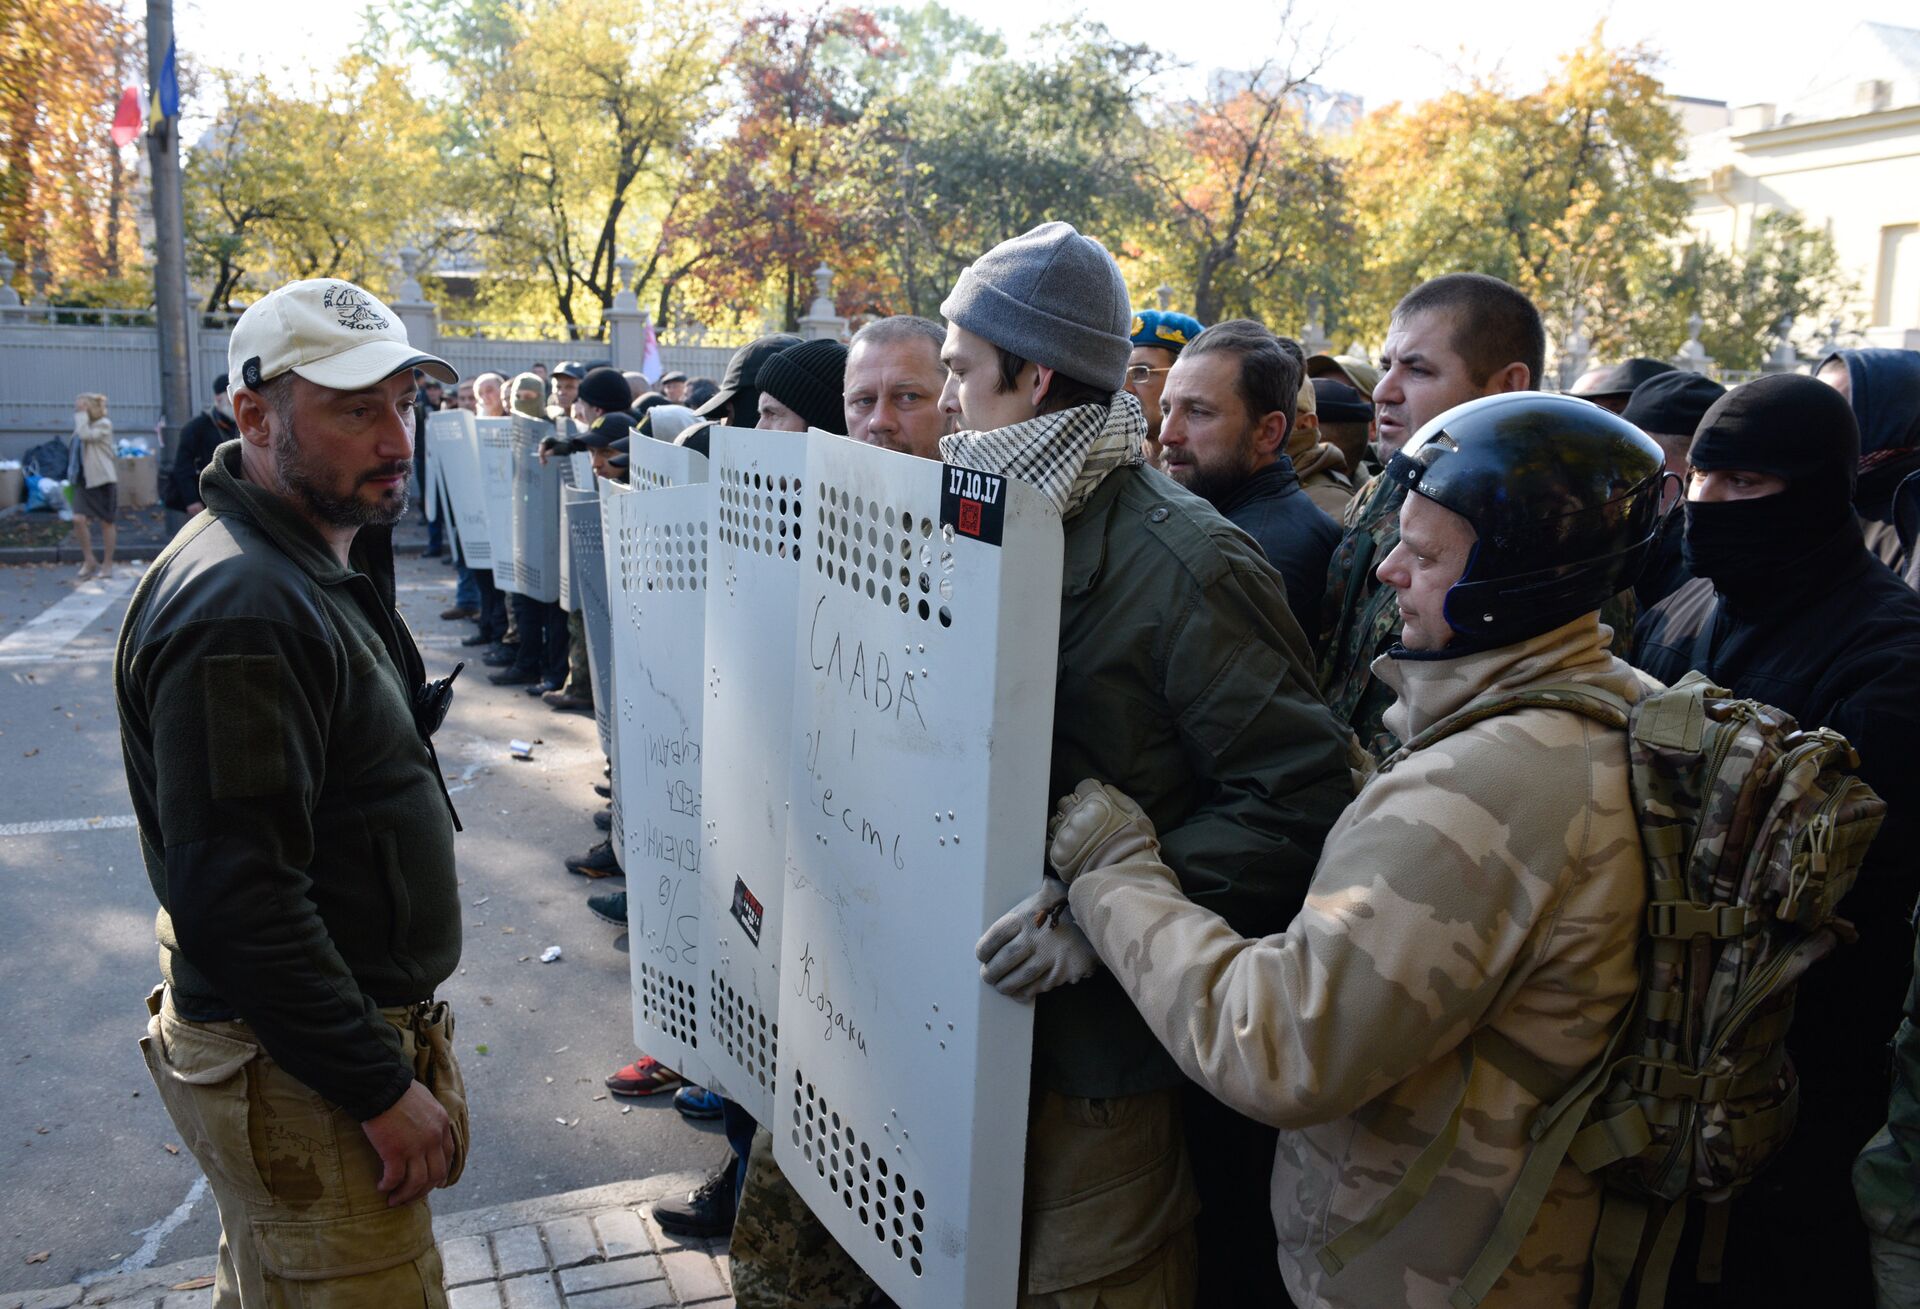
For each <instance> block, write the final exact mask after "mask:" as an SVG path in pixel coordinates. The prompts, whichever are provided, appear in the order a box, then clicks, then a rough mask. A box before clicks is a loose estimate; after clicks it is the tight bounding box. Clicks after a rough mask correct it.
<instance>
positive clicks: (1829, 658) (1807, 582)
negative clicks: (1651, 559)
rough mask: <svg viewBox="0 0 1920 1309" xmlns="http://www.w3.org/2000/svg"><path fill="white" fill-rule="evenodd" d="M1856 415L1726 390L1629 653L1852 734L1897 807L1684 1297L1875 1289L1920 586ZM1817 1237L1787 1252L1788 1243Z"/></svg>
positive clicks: (1789, 377)
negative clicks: (1796, 1076)
mask: <svg viewBox="0 0 1920 1309" xmlns="http://www.w3.org/2000/svg"><path fill="white" fill-rule="evenodd" d="M1859 461H1860V433H1859V429H1858V428H1857V427H1856V425H1855V423H1854V417H1853V411H1852V410H1851V409H1850V408H1849V407H1848V404H1847V401H1846V399H1845V398H1844V397H1842V396H1841V395H1840V394H1839V392H1837V391H1835V390H1834V389H1833V388H1832V387H1830V386H1827V385H1824V384H1822V383H1821V382H1818V381H1815V380H1814V379H1813V378H1811V377H1807V376H1804V375H1800V374H1778V375H1775V376H1771V377H1763V378H1760V379H1759V380H1757V381H1753V382H1749V383H1747V384H1746V385H1745V386H1742V387H1740V388H1738V389H1736V390H1734V391H1731V392H1729V393H1728V394H1727V395H1726V396H1724V397H1722V398H1721V399H1720V400H1718V401H1716V402H1715V403H1714V405H1713V407H1712V408H1711V409H1709V410H1707V413H1706V416H1705V418H1703V419H1702V420H1701V423H1700V429H1699V431H1698V433H1696V435H1695V436H1694V439H1693V445H1692V447H1691V448H1690V449H1689V451H1688V462H1689V464H1690V465H1691V474H1690V478H1689V482H1688V485H1687V503H1686V505H1685V509H1686V515H1687V518H1686V545H1685V557H1686V564H1687V568H1688V570H1689V571H1690V572H1692V573H1693V575H1694V578H1693V580H1692V581H1690V582H1688V583H1686V585H1684V586H1682V587H1681V588H1680V589H1679V590H1678V591H1675V592H1674V593H1673V594H1672V595H1671V596H1669V597H1668V598H1667V599H1665V600H1663V601H1662V602H1661V603H1660V604H1658V605H1656V606H1654V608H1653V609H1652V610H1651V611H1649V612H1648V613H1646V614H1645V615H1643V616H1642V618H1641V620H1640V624H1639V626H1638V628H1637V629H1636V631H1635V634H1634V649H1633V662H1634V663H1635V664H1636V665H1638V666H1639V667H1640V668H1642V669H1644V670H1645V671H1646V672H1648V673H1651V674H1652V675H1653V676H1654V677H1657V678H1659V679H1660V680H1661V681H1663V682H1668V683H1672V682H1676V681H1678V680H1679V679H1680V678H1681V677H1682V676H1684V675H1685V674H1686V673H1687V672H1688V671H1689V670H1692V669H1698V670H1699V671H1701V672H1703V673H1705V674H1706V675H1707V676H1708V677H1709V678H1711V679H1712V680H1713V681H1714V682H1715V683H1717V684H1718V685H1720V686H1723V687H1727V688H1729V689H1731V690H1732V691H1733V692H1734V693H1735V694H1736V695H1739V696H1745V697H1751V698H1752V699H1755V700H1759V701H1762V702H1764V703H1767V704H1771V705H1777V706H1778V707H1780V708H1782V709H1785V710H1786V711H1787V712H1789V713H1791V714H1792V715H1793V716H1794V717H1795V718H1797V719H1798V720H1799V722H1800V725H1801V726H1802V727H1809V728H1811V727H1831V728H1833V729H1834V730H1835V731H1837V732H1840V733H1842V734H1844V735H1845V736H1846V738H1847V739H1848V740H1849V741H1851V742H1852V743H1853V745H1854V747H1855V748H1856V749H1858V750H1859V752H1860V774H1861V776H1862V777H1864V778H1865V779H1866V781H1867V782H1868V783H1869V784H1870V785H1872V787H1873V789H1874V790H1875V791H1877V792H1879V794H1880V796H1881V797H1882V798H1883V799H1885V800H1886V802H1887V820H1886V825H1885V827H1884V828H1882V829H1881V832H1880V836H1879V838H1878V839H1877V840H1876V841H1875V842H1874V844H1873V848H1872V849H1871V850H1870V851H1869V852H1868V855H1867V860H1866V863H1865V865H1864V866H1863V868H1862V869H1861V873H1860V880H1859V882H1858V884H1857V885H1856V886H1855V887H1854V889H1853V891H1852V892H1851V893H1850V894H1849V895H1848V896H1847V898H1846V899H1845V900H1844V901H1843V902H1842V903H1841V905H1840V914H1841V916H1842V917H1845V918H1847V919H1848V920H1850V921H1851V922H1853V923H1854V924H1855V926H1856V927H1858V929H1859V933H1860V939H1859V941H1858V942H1857V943H1856V944H1854V945H1850V946H1843V947H1842V948H1841V949H1840V950H1839V951H1838V952H1837V953H1836V954H1835V955H1834V956H1833V957H1832V958H1830V959H1828V960H1826V961H1824V962H1822V963H1820V964H1818V965H1816V966H1815V967H1814V969H1813V971H1812V972H1810V973H1809V974H1808V975H1807V980H1806V981H1805V982H1804V983H1803V984H1802V986H1801V988H1800V994H1799V1000H1798V1005H1797V1012H1796V1015H1795V1018H1794V1023H1793V1028H1792V1030H1791V1031H1790V1032H1789V1034H1788V1037H1787V1048H1788V1051H1789V1052H1790V1053H1791V1054H1792V1056H1793V1061H1794V1065H1795V1067H1796V1068H1797V1069H1798V1070H1799V1073H1800V1078H1801V1082H1800V1115H1799V1125H1798V1127H1797V1128H1796V1129H1795V1131H1794V1135H1793V1139H1792V1140H1791V1141H1789V1142H1788V1144H1787V1146H1786V1149H1785V1150H1784V1152H1783V1153H1782V1154H1781V1156H1780V1158H1779V1159H1778V1160H1777V1161H1776V1162H1775V1163H1774V1164H1773V1166H1772V1167H1771V1168H1769V1169H1768V1170H1767V1172H1765V1173H1764V1174H1763V1175H1762V1176H1761V1177H1760V1179H1759V1180H1758V1181H1757V1182H1756V1183H1755V1184H1754V1185H1753V1186H1752V1187H1751V1188H1749V1189H1748V1190H1747V1191H1745V1192H1743V1193H1741V1195H1740V1196H1739V1197H1738V1198H1737V1199H1735V1200H1734V1202H1733V1209H1732V1213H1731V1226H1730V1227H1729V1229H1728V1246H1727V1252H1726V1259H1725V1264H1724V1272H1725V1283H1724V1284H1723V1286H1722V1287H1720V1288H1719V1299H1718V1300H1715V1299H1713V1298H1711V1295H1710V1292H1711V1288H1689V1287H1688V1286H1686V1285H1685V1284H1684V1283H1686V1282H1687V1281H1688V1280H1689V1277H1688V1273H1687V1270H1689V1269H1691V1268H1692V1266H1693V1265H1692V1262H1691V1259H1690V1258H1689V1256H1688V1254H1687V1252H1686V1251H1684V1250H1683V1251H1682V1253H1681V1256H1680V1259H1679V1260H1678V1261H1677V1262H1676V1263H1675V1265H1674V1266H1675V1269H1676V1272H1675V1274H1674V1286H1673V1288H1672V1291H1671V1292H1670V1294H1669V1295H1668V1303H1669V1304H1672V1305H1688V1304H1713V1303H1722V1304H1836V1305H1837V1304H1848V1305H1854V1304H1871V1303H1872V1302H1873V1293H1872V1286H1871V1283H1870V1281H1869V1278H1868V1263H1867V1238H1866V1229H1865V1227H1864V1226H1863V1224H1862V1223H1861V1220H1860V1216H1859V1211H1858V1210H1857V1208H1856V1207H1855V1204H1854V1198H1853V1188H1852V1185H1851V1182H1850V1178H1849V1170H1850V1169H1851V1167H1852V1164H1853V1159H1854V1156H1855V1154H1856V1153H1858V1151H1859V1149H1860V1147H1861V1146H1862V1145H1864V1144H1865V1143H1866V1141H1867V1138H1868V1137H1870V1136H1872V1135H1873V1133H1874V1132H1875V1131H1876V1130H1877V1129H1878V1128H1879V1126H1880V1124H1881V1123H1882V1122H1883V1121H1884V1120H1885V1118H1886V1112H1887V1079H1888V1066H1887V1041H1888V1039H1889V1038H1890V1037H1891V1036H1892V1035H1893V1032H1894V1029H1895V1028H1896V1027H1897V1026H1898V1025H1899V1022H1900V1013H1901V1000H1902V998H1903V996H1904V995H1905V992H1906V988H1907V981H1908V978H1909V975H1910V974H1911V972H1912V963H1913V936H1912V931H1911V928H1910V926H1909V916H1910V915H1911V913H1912V910H1913V906H1914V897H1915V891H1916V887H1920V879H1917V878H1916V876H1915V870H1914V863H1913V858H1912V854H1911V851H1912V848H1913V847H1912V844H1911V843H1912V841H1913V839H1914V837H1915V835H1916V830H1915V819H1916V816H1917V815H1920V753H1917V752H1916V751H1915V750H1914V747H1913V742H1914V741H1915V740H1916V739H1920V697H1916V696H1915V694H1914V688H1915V687H1916V686H1920V596H1916V595H1915V594H1914V593H1913V592H1912V591H1911V590H1909V589H1908V588H1907V587H1906V586H1905V585H1903V584H1902V583H1901V581H1900V579H1899V578H1898V577H1896V576H1895V575H1894V574H1893V573H1892V572H1891V571H1890V570H1889V569H1888V568H1887V567H1886V565H1884V564H1882V563H1881V562H1880V560H1879V559H1877V558H1875V557H1874V556H1873V555H1872V554H1871V553H1870V552H1869V551H1868V550H1867V547H1866V545H1865V543H1864V541H1863V539H1862V537H1861V529H1860V520H1859V519H1858V518H1857V517H1856V516H1855V513H1854V509H1853V492H1854V479H1855V473H1856V470H1857V468H1858V466H1859ZM1788 1249H1798V1250H1803V1251H1818V1252H1819V1256H1818V1257H1817V1258H1814V1257H1808V1258H1791V1259H1788V1258H1781V1257H1780V1252H1781V1251H1782V1250H1788Z"/></svg>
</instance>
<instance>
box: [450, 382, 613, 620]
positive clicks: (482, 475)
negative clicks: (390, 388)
mask: <svg viewBox="0 0 1920 1309" xmlns="http://www.w3.org/2000/svg"><path fill="white" fill-rule="evenodd" d="M560 426H561V427H563V428H565V429H566V431H565V432H562V433H560V434H561V435H563V436H564V435H567V434H569V433H570V432H571V431H572V424H571V423H570V422H569V421H568V420H566V419H562V420H560ZM555 434H556V430H555V424H553V423H550V422H547V421H546V420H544V419H539V418H529V417H527V416H525V415H524V414H516V415H515V416H513V417H511V418H476V417H474V415H473V414H471V413H469V412H468V411H466V410H464V409H448V410H442V411H440V412H438V413H433V414H429V415H427V450H428V458H427V468H428V472H429V475H430V477H431V478H432V484H431V486H430V487H429V488H428V489H427V490H424V491H423V492H422V494H423V495H424V496H426V497H427V499H428V501H429V503H432V504H434V505H436V507H438V506H445V507H446V508H447V510H448V511H449V513H450V515H451V517H452V519H453V525H454V531H455V532H456V534H457V535H458V536H459V538H460V549H461V551H462V552H463V556H464V557H465V559H466V561H467V566H468V567H469V568H490V569H492V570H493V580H494V584H495V585H496V586H498V587H499V588H500V589H501V590H503V591H511V592H514V593H515V594H518V595H524V596H527V597H529V598H530V599H534V600H540V601H543V602H546V603H549V604H551V603H554V602H555V601H558V600H560V599H561V596H562V594H563V591H562V587H563V576H562V563H561V561H562V559H563V557H564V551H563V549H562V545H561V542H562V539H563V537H564V535H565V524H564V521H563V518H562V501H561V489H562V487H563V485H564V484H565V483H567V482H568V481H570V480H572V478H573V475H574V469H573V468H572V466H570V465H569V463H568V461H567V460H566V459H565V458H559V459H549V460H547V461H546V462H544V463H543V462H541V459H540V442H541V439H542V438H544V437H549V436H553V435H555ZM590 467H591V465H590V464H589V469H590ZM436 511H437V509H436Z"/></svg>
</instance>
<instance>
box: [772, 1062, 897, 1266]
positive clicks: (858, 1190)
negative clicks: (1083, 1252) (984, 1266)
mask: <svg viewBox="0 0 1920 1309" xmlns="http://www.w3.org/2000/svg"><path fill="white" fill-rule="evenodd" d="M793 1143H794V1144H795V1145H796V1146H798V1147H799V1148H800V1157H801V1158H803V1159H805V1160H806V1161H807V1162H809V1163H811V1164H812V1165H813V1171H814V1173H815V1174H816V1175H817V1176H819V1177H821V1178H823V1179H825V1181H826V1183H827V1188H828V1190H830V1191H832V1192H833V1194H835V1195H837V1196H839V1197H840V1201H841V1203H842V1204H844V1205H845V1206H846V1208H847V1211H848V1212H849V1213H851V1214H852V1215H853V1216H854V1217H855V1218H856V1219H858V1220H859V1222H860V1226H861V1228H862V1229H863V1230H864V1231H867V1232H869V1233H871V1234H872V1236H873V1239H874V1240H875V1242H877V1243H878V1244H879V1245H880V1247H881V1248H882V1249H884V1250H888V1251H891V1252H892V1254H893V1257H894V1258H895V1259H900V1260H903V1261H905V1262H906V1264H907V1266H908V1267H910V1268H912V1269H913V1275H914V1276H915V1277H922V1276H925V1274H926V1267H925V1265H924V1264H923V1263H922V1262H921V1261H922V1258H923V1256H924V1255H925V1254H926V1252H927V1251H926V1243H925V1237H926V1231H927V1197H926V1196H925V1195H924V1194H922V1193H921V1192H920V1191H918V1190H917V1189H915V1188H914V1187H913V1186H912V1185H911V1184H910V1183H909V1182H908V1181H907V1177H906V1174H905V1173H903V1172H901V1171H900V1169H899V1168H897V1167H895V1166H894V1165H892V1164H889V1163H888V1162H887V1155H886V1147H885V1146H884V1145H883V1146H881V1147H880V1148H879V1149H877V1150H876V1149H875V1148H874V1147H873V1145H872V1144H871V1143H870V1142H869V1141H866V1140H862V1139H861V1138H860V1135H859V1134H858V1133H857V1132H855V1130H854V1127H853V1124H852V1123H851V1122H843V1121H841V1117H840V1114H839V1112H838V1111H836V1110H835V1109H834V1108H833V1107H832V1106H831V1105H829V1104H828V1103H827V1098H826V1097H825V1096H823V1095H820V1094H819V1093H817V1092H816V1091H815V1090H814V1086H813V1083H811V1082H809V1081H808V1080H807V1076H806V1073H805V1071H804V1070H803V1069H800V1068H798V1067H796V1068H795V1069H794V1070H793Z"/></svg>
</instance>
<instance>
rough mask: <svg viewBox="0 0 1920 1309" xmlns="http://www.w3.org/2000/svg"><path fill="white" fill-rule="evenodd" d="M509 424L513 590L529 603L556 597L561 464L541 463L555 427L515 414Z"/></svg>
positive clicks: (558, 594)
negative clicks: (545, 442)
mask: <svg viewBox="0 0 1920 1309" xmlns="http://www.w3.org/2000/svg"><path fill="white" fill-rule="evenodd" d="M510 421H511V422H512V424H513V586H512V587H511V588H509V589H511V590H514V591H518V592H519V593H520V594H521V595H524V596H526V597H527V598H528V599H530V600H538V601H540V602H541V603H542V604H552V603H554V602H555V601H556V600H558V599H559V598H560V462H559V461H558V460H555V459H548V461H547V462H546V463H544V464H543V463H541V462H540V442H541V440H542V439H543V438H545V437H549V436H552V435H553V424H552V423H549V422H546V421H544V420H542V419H539V418H529V417H527V416H526V415H525V414H515V415H514V416H513V418H512V419H511V420H510Z"/></svg>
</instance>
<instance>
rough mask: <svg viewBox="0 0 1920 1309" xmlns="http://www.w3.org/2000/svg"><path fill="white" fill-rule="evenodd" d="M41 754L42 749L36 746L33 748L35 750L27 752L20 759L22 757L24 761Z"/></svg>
mask: <svg viewBox="0 0 1920 1309" xmlns="http://www.w3.org/2000/svg"><path fill="white" fill-rule="evenodd" d="M39 753H40V747H39V746H37V745H36V746H34V747H33V749H31V750H28V751H26V752H25V753H24V754H22V755H21V756H20V757H21V758H22V759H31V758H33V757H34V756H35V755H37V754H39Z"/></svg>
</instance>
